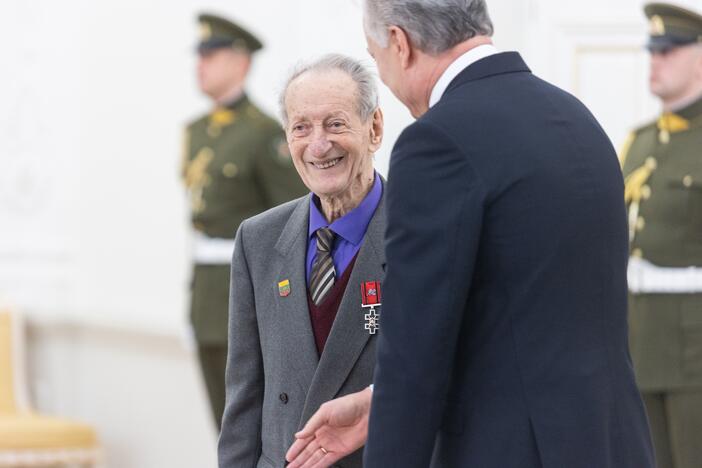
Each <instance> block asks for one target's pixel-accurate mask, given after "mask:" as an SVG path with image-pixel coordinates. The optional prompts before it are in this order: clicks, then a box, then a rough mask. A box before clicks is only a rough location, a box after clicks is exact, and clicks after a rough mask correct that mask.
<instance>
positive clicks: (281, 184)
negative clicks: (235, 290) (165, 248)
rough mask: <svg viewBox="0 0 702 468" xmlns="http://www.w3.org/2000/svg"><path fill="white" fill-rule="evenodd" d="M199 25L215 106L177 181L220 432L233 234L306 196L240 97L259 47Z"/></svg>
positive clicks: (215, 26) (193, 139)
mask: <svg viewBox="0 0 702 468" xmlns="http://www.w3.org/2000/svg"><path fill="white" fill-rule="evenodd" d="M198 20H199V24H200V31H201V38H200V42H199V45H198V55H199V62H198V81H199V85H200V89H201V90H202V92H203V93H205V94H206V95H207V96H208V97H210V98H211V99H212V101H213V104H214V106H213V107H214V108H213V109H212V111H211V112H209V113H208V114H206V115H204V116H202V117H200V118H199V119H197V120H195V121H194V122H192V123H191V124H190V125H188V127H187V129H186V132H185V143H184V157H183V180H184V183H185V185H186V187H187V190H188V193H189V196H190V202H191V212H192V225H193V228H194V242H193V250H194V251H193V257H194V271H193V283H192V298H191V308H190V314H191V321H192V325H193V330H194V334H195V339H196V341H197V345H198V357H199V360H200V365H201V367H202V372H203V376H204V380H205V384H206V387H207V391H208V394H209V398H210V403H211V407H212V412H213V414H214V417H215V420H216V423H217V428H218V429H219V427H220V425H221V418H222V412H223V409H224V387H225V385H224V371H225V365H226V359H227V320H228V302H229V265H230V262H231V257H232V253H233V249H234V236H235V234H236V230H237V228H238V227H239V223H241V221H243V220H244V219H246V218H248V217H250V216H253V215H255V214H258V213H260V212H262V211H265V210H266V209H268V208H271V207H273V206H276V205H278V204H280V203H283V202H285V201H288V200H291V199H293V198H297V197H300V196H302V195H304V194H305V193H307V192H308V191H307V189H306V187H305V186H304V185H303V184H302V182H301V181H300V178H299V176H298V175H297V172H296V171H295V168H294V167H293V165H292V161H291V159H290V155H289V153H288V147H287V144H286V141H285V135H284V133H283V131H282V129H281V128H280V126H279V125H278V123H277V122H276V121H275V120H273V119H272V118H270V117H269V116H267V115H266V114H264V113H263V112H262V111H261V110H260V109H259V108H258V107H256V106H255V105H254V104H252V103H251V101H249V99H248V98H247V96H246V94H245V93H244V83H245V80H246V75H247V73H248V71H249V68H250V65H251V55H252V54H253V53H254V52H256V51H257V50H259V49H261V47H262V45H261V42H260V41H259V40H258V39H257V38H256V37H254V36H253V34H251V33H250V32H248V31H246V30H245V29H244V28H242V27H241V26H239V25H236V24H234V23H232V22H231V21H228V20H226V19H224V18H221V17H218V16H214V15H208V14H203V15H200V16H199V17H198ZM233 300H236V298H233Z"/></svg>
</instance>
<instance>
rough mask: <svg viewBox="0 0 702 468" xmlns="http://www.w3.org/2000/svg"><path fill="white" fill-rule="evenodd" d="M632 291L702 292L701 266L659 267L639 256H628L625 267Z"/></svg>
mask: <svg viewBox="0 0 702 468" xmlns="http://www.w3.org/2000/svg"><path fill="white" fill-rule="evenodd" d="M627 279H628V281H629V291H631V292H632V293H662V294H684V293H699V292H702V268H699V267H694V266H690V267H685V268H673V267H659V266H656V265H654V264H653V263H651V262H649V261H647V260H644V259H643V258H639V257H631V258H629V268H628V269H627Z"/></svg>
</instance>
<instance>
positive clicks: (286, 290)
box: [278, 280, 290, 297]
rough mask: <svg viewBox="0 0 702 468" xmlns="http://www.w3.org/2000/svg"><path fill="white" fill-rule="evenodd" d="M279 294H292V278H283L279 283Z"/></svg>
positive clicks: (284, 295) (282, 295) (283, 295)
mask: <svg viewBox="0 0 702 468" xmlns="http://www.w3.org/2000/svg"><path fill="white" fill-rule="evenodd" d="M278 294H280V297H286V296H289V295H290V280H283V281H281V282H279V283H278Z"/></svg>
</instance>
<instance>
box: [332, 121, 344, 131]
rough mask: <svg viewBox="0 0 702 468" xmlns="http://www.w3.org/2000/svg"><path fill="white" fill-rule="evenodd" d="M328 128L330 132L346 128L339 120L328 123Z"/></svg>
mask: <svg viewBox="0 0 702 468" xmlns="http://www.w3.org/2000/svg"><path fill="white" fill-rule="evenodd" d="M329 127H330V128H331V129H332V130H340V129H342V128H344V127H346V124H345V123H344V122H342V121H340V120H334V121H332V122H329Z"/></svg>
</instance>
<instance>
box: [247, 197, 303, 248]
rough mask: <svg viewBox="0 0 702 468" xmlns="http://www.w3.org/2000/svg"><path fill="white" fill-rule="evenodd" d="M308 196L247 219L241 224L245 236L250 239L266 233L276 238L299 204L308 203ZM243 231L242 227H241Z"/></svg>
mask: <svg viewBox="0 0 702 468" xmlns="http://www.w3.org/2000/svg"><path fill="white" fill-rule="evenodd" d="M308 202H309V195H304V196H302V197H300V198H296V199H295V200H290V201H289V202H286V203H283V204H282V205H278V206H275V207H273V208H270V209H268V210H266V211H264V212H263V213H259V214H257V215H256V216H252V217H251V218H248V219H247V220H245V221H244V222H243V223H242V226H243V225H245V226H246V234H247V236H249V237H251V236H254V237H257V238H258V237H260V236H265V235H266V234H267V233H271V232H274V233H276V234H275V236H276V238H277V237H278V235H279V234H280V231H281V230H282V228H283V227H284V226H285V224H287V222H288V220H289V219H290V216H292V214H293V212H294V211H295V210H296V209H297V208H298V206H299V205H300V204H304V203H308ZM242 229H243V227H242Z"/></svg>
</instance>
